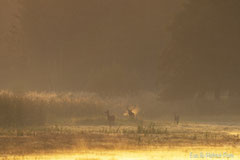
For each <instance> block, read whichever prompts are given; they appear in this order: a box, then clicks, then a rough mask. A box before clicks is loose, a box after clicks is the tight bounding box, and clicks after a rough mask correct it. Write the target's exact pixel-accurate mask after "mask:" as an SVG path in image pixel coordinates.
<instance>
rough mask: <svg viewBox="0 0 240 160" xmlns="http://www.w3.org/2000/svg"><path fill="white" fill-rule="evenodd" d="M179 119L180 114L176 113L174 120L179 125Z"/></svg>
mask: <svg viewBox="0 0 240 160" xmlns="http://www.w3.org/2000/svg"><path fill="white" fill-rule="evenodd" d="M179 120H180V116H179V115H176V114H175V115H174V122H175V123H176V124H177V125H178V123H179Z"/></svg>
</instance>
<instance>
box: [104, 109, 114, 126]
mask: <svg viewBox="0 0 240 160" xmlns="http://www.w3.org/2000/svg"><path fill="white" fill-rule="evenodd" d="M105 113H106V115H107V120H108V124H109V126H110V127H111V125H112V124H114V122H115V116H114V115H110V113H109V111H108V110H107V111H106V112H105Z"/></svg>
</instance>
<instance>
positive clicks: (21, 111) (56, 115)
mask: <svg viewBox="0 0 240 160" xmlns="http://www.w3.org/2000/svg"><path fill="white" fill-rule="evenodd" d="M106 106H107V104H106V102H104V101H103V100H102V99H101V98H99V97H98V96H97V95H94V94H90V93H78V94H72V93H54V92H51V93H49V92H25V93H21V94H17V93H13V92H11V91H7V90H1V91H0V126H4V127H22V126H33V125H44V124H46V123H52V122H54V121H57V120H66V121H68V120H70V119H72V118H76V117H77V118H79V117H91V116H97V115H101V114H100V113H103V110H104V107H106Z"/></svg>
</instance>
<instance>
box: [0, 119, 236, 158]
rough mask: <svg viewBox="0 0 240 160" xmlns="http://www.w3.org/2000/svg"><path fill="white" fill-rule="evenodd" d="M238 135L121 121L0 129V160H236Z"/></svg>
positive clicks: (219, 128)
mask: <svg viewBox="0 0 240 160" xmlns="http://www.w3.org/2000/svg"><path fill="white" fill-rule="evenodd" d="M123 123H126V124H127V125H123ZM239 135H240V127H238V126H237V125H232V124H225V125H223V124H221V125H217V124H206V123H205V124H202V123H191V122H182V123H180V124H179V125H176V124H174V123H173V122H168V121H140V122H139V121H129V122H122V121H120V122H118V124H116V125H115V126H112V127H111V128H110V127H109V126H107V125H91V126H89V125H85V126H84V125H81V126H80V125H74V126H64V125H61V126H45V127H35V128H34V127H31V128H19V129H11V128H8V129H1V130H0V144H1V145H0V155H1V156H0V157H1V159H33V158H34V159H61V158H63V159H64V157H65V159H79V160H80V159H81V160H82V159H91V157H93V158H92V159H106V157H108V158H107V159H116V160H118V159H124V155H125V157H127V156H130V157H131V156H132V159H134V155H135V159H140V158H141V156H140V155H141V154H143V153H145V154H144V155H145V156H147V155H149V157H150V158H151V157H152V159H162V158H163V157H162V158H161V157H159V156H160V155H162V154H163V155H162V156H165V158H169V159H170V158H171V157H172V158H174V155H173V154H171V153H175V152H176V153H177V154H178V155H179V158H180V157H182V158H184V157H185V158H190V157H189V156H190V153H191V152H197V153H200V152H205V153H207V152H211V153H215V152H216V153H219V152H220V153H224V152H228V153H229V154H233V155H234V156H235V158H236V157H237V156H238V155H239V152H238V151H239V150H240V137H239ZM178 152H179V153H178ZM124 153H125V154H124ZM109 154H110V155H111V156H109ZM104 155H105V158H104ZM84 156H87V157H84ZM119 156H120V157H119ZM169 156H170V157H169ZM94 157H95V158H94ZM101 157H102V158H101ZM121 157H122V158H121ZM149 157H145V158H149ZM175 158H176V157H175ZM230 159H233V157H230Z"/></svg>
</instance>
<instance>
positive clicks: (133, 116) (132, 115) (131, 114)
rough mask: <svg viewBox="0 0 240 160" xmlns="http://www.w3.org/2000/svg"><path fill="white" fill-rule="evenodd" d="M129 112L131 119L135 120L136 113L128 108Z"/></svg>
mask: <svg viewBox="0 0 240 160" xmlns="http://www.w3.org/2000/svg"><path fill="white" fill-rule="evenodd" d="M127 111H128V116H129V118H131V119H134V118H135V114H134V112H133V111H132V109H129V108H127Z"/></svg>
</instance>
